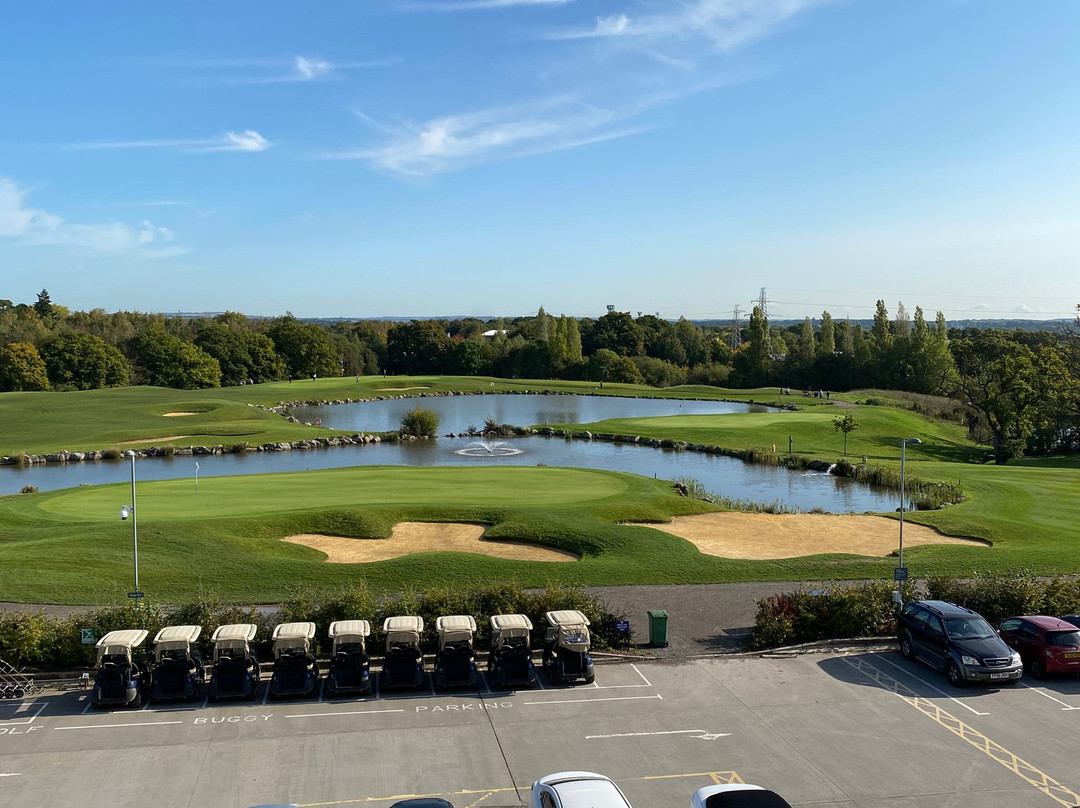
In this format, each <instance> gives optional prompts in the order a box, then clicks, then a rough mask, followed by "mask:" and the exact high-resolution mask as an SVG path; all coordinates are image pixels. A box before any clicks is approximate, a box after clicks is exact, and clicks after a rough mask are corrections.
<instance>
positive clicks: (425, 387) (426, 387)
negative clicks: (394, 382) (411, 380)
mask: <svg viewBox="0 0 1080 808" xmlns="http://www.w3.org/2000/svg"><path fill="white" fill-rule="evenodd" d="M430 389H431V385H430V384H421V385H419V386H417V387H376V388H375V390H376V392H379V393H382V392H384V391H394V392H397V391H401V390H430Z"/></svg>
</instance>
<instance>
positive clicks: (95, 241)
mask: <svg viewBox="0 0 1080 808" xmlns="http://www.w3.org/2000/svg"><path fill="white" fill-rule="evenodd" d="M26 193H27V192H26V191H25V190H23V189H22V188H20V187H19V186H18V185H17V184H16V183H15V182H14V181H13V180H10V179H8V178H6V177H0V238H13V239H16V240H18V241H20V242H22V243H24V244H34V245H64V246H70V247H80V248H84V249H90V250H94V251H97V252H105V253H116V254H122V253H126V254H132V255H141V256H144V257H148V258H162V257H166V256H170V255H180V254H181V253H183V252H184V249H183V248H182V247H180V246H178V245H176V244H173V243H172V242H173V241H174V237H173V233H172V231H171V230H169V229H168V228H166V227H159V226H157V225H155V224H154V223H153V222H150V221H147V220H144V221H143V222H141V223H140V224H138V225H129V224H126V223H124V222H106V223H104V224H81V223H76V222H66V221H64V220H63V218H61V217H60V216H57V215H56V214H53V213H49V212H47V211H44V210H41V209H40V208H33V207H30V206H28V205H27V204H26V202H25V197H26Z"/></svg>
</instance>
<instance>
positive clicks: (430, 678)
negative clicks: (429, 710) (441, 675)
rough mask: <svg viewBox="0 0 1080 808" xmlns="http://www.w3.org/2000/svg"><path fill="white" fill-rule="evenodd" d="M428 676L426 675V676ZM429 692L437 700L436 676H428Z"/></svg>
mask: <svg viewBox="0 0 1080 808" xmlns="http://www.w3.org/2000/svg"><path fill="white" fill-rule="evenodd" d="M426 675H427V674H425V676H426ZM428 690H429V691H430V692H431V697H432V698H435V674H434V673H433V674H431V676H428Z"/></svg>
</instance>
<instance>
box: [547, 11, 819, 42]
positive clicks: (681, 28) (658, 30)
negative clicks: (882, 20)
mask: <svg viewBox="0 0 1080 808" xmlns="http://www.w3.org/2000/svg"><path fill="white" fill-rule="evenodd" d="M823 1H824V0H695V2H690V3H683V4H679V5H678V6H676V8H675V9H674V10H671V11H661V12H658V13H655V14H642V15H639V16H629V15H627V14H612V15H610V16H606V17H597V18H596V19H595V21H594V22H593V23H592V24H591V25H587V26H580V27H575V28H568V29H563V30H559V31H553V32H551V33H549V34H547V35H546V38H547V39H556V40H559V39H561V40H567V39H598V38H599V39H603V38H613V37H618V38H623V39H628V40H629V39H635V40H643V41H650V42H658V41H663V40H687V39H702V40H705V41H707V42H708V43H709V44H710V45H711V46H712V47H713V48H714V49H716V50H719V51H730V50H733V49H735V48H738V47H740V46H742V45H745V44H747V43H750V42H753V41H755V40H757V39H760V38H761V37H763V36H765V35H766V34H767V33H768V32H769V31H770V30H771V29H773V28H774V27H775V26H777V25H778V24H780V23H782V22H784V21H785V20H787V19H789V18H791V17H794V16H795V15H797V14H799V13H800V12H802V11H805V10H806V9H808V8H810V7H811V6H815V5H820V4H821V3H822V2H823Z"/></svg>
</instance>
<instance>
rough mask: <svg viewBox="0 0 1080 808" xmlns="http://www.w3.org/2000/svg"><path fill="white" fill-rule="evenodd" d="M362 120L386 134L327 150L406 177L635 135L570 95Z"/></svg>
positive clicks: (619, 115)
mask: <svg viewBox="0 0 1080 808" xmlns="http://www.w3.org/2000/svg"><path fill="white" fill-rule="evenodd" d="M357 117H358V118H360V120H361V121H363V122H364V123H365V124H367V125H368V126H369V127H371V128H373V129H375V130H376V131H378V132H380V133H381V134H383V135H384V136H385V138H386V139H385V142H384V143H383V144H382V145H380V146H376V147H374V148H369V149H359V150H356V151H351V152H344V153H338V154H333V155H329V157H331V158H334V159H359V160H367V161H368V162H370V163H371V164H372V165H373V166H374V167H376V168H378V169H380V170H383V171H389V172H392V173H395V174H401V175H406V176H414V177H420V176H427V175H430V174H440V173H445V172H449V171H456V170H459V169H462V168H465V167H468V166H470V165H476V164H478V163H482V162H490V161H492V160H505V159H510V158H514V157H524V156H526V155H532V154H543V153H549V152H556V151H565V150H567V149H574V148H578V147H580V146H584V145H587V144H589V143H597V142H600V141H604V140H614V139H616V138H620V137H626V136H628V135H632V134H637V133H638V132H641V131H643V127H632V126H627V125H625V121H626V119H627V117H629V116H628V115H627V113H626V112H625V111H619V110H611V109H604V108H600V107H595V106H592V105H589V104H585V103H582V102H581V101H579V100H576V99H574V98H570V97H561V98H552V99H546V100H543V101H539V102H536V103H532V104H518V105H514V106H509V107H500V108H494V109H487V110H482V111H479V112H470V113H465V114H460V115H448V116H445V117H441V118H434V119H432V120H429V121H425V122H423V123H419V124H411V123H406V124H396V125H395V124H386V123H382V122H379V121H376V120H374V119H372V118H371V117H369V116H366V115H363V114H361V113H358V114H357Z"/></svg>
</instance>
